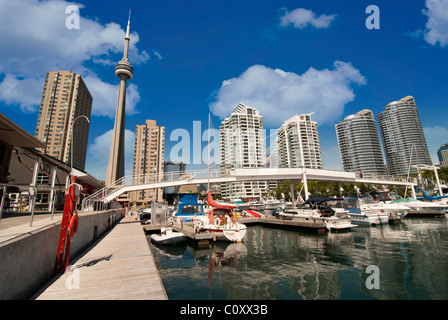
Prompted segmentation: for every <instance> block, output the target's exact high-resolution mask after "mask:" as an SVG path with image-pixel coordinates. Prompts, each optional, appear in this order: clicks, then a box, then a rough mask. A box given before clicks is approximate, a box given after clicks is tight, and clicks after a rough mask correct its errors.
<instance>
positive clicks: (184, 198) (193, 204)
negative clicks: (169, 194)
mask: <svg viewBox="0 0 448 320" xmlns="http://www.w3.org/2000/svg"><path fill="white" fill-rule="evenodd" d="M179 201H180V202H179V205H178V208H177V213H176V216H191V215H192V214H195V215H203V214H204V205H203V204H202V203H199V202H198V197H197V196H196V195H195V194H192V193H181V194H179Z"/></svg>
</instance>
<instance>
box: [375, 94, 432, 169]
mask: <svg viewBox="0 0 448 320" xmlns="http://www.w3.org/2000/svg"><path fill="white" fill-rule="evenodd" d="M378 123H379V127H380V133H381V138H382V141H383V148H384V155H385V157H386V162H387V169H388V171H389V174H392V175H404V174H407V173H408V170H409V164H410V161H411V159H412V162H411V166H417V165H418V164H420V165H422V164H426V165H432V160H431V157H430V156H429V151H428V146H427V144H426V139H425V135H424V133H423V128H422V124H421V122H420V116H419V114H418V110H417V106H416V104H415V101H414V97H411V96H407V97H404V98H402V99H400V100H398V101H393V102H391V103H389V104H388V105H387V106H386V107H385V108H384V109H383V112H381V113H380V114H379V115H378ZM411 153H412V157H411ZM412 170H414V171H415V168H414V169H412Z"/></svg>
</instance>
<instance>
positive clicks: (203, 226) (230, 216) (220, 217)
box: [194, 193, 247, 242]
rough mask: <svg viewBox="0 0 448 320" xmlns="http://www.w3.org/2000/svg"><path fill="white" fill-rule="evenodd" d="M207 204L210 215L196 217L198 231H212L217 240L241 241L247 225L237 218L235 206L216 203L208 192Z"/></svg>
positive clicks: (195, 222)
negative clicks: (234, 210) (234, 211)
mask: <svg viewBox="0 0 448 320" xmlns="http://www.w3.org/2000/svg"><path fill="white" fill-rule="evenodd" d="M207 204H208V206H209V207H213V208H210V209H209V211H208V215H206V216H202V217H197V218H195V219H194V228H195V230H196V231H197V232H201V231H208V232H211V233H212V235H213V238H214V239H215V240H217V241H231V242H241V241H242V240H243V238H244V236H245V235H246V231H247V227H246V225H244V224H242V223H239V222H238V221H236V219H235V215H234V213H233V209H234V208H235V206H233V205H227V204H220V203H216V202H215V201H214V200H213V198H212V196H211V194H210V193H209V194H208V197H207Z"/></svg>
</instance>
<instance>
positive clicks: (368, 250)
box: [148, 217, 448, 300]
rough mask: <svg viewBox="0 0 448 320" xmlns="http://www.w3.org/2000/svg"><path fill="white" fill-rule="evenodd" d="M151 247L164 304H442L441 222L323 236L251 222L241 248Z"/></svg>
mask: <svg viewBox="0 0 448 320" xmlns="http://www.w3.org/2000/svg"><path fill="white" fill-rule="evenodd" d="M149 237H150V236H149V235H148V241H149V242H150V238H149ZM151 250H152V253H153V256H154V259H155V261H156V264H157V266H158V268H159V271H160V275H161V278H162V281H163V284H164V286H165V290H166V292H167V295H168V298H169V299H171V300H194V299H198V300H226V299H227V300H240V299H245V300H247V299H249V300H252V299H253V300H290V299H296V300H301V299H305V300H335V299H340V300H354V299H356V300H364V299H387V300H417V299H419V300H422V299H423V300H425V299H433V300H435V299H448V220H447V219H446V218H426V217H425V218H405V219H404V220H403V221H402V222H401V223H399V224H396V225H383V226H377V227H357V228H354V229H353V230H352V231H350V232H344V233H335V232H327V233H326V234H323V235H318V234H316V233H313V232H309V231H304V230H291V229H280V228H273V227H266V226H262V225H254V226H249V227H248V231H247V234H246V237H245V239H244V241H243V243H224V242H217V243H212V244H210V246H209V247H208V248H205V249H200V248H198V247H197V246H196V245H194V244H189V243H186V244H185V243H184V244H181V245H177V246H165V247H156V246H155V245H154V244H152V243H151ZM369 266H374V267H373V268H375V267H377V268H375V270H374V272H372V271H370V270H368V267H369ZM372 277H374V278H372ZM375 281H377V283H376V285H377V286H379V288H378V289H376V288H375V287H374V288H372V285H371V284H372V283H374V284H375ZM369 284H370V285H369ZM369 288H370V289H369Z"/></svg>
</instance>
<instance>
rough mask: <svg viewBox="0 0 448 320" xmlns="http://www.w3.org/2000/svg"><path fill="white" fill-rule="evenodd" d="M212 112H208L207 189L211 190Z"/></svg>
mask: <svg viewBox="0 0 448 320" xmlns="http://www.w3.org/2000/svg"><path fill="white" fill-rule="evenodd" d="M210 123H211V118H210V113H209V114H208V147H207V148H208V152H207V153H208V159H207V191H208V192H210Z"/></svg>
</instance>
